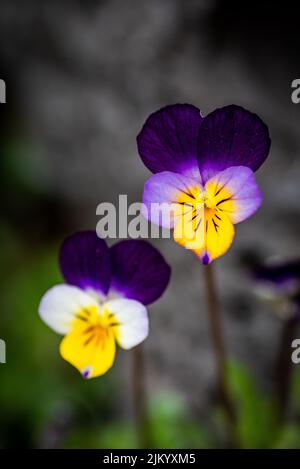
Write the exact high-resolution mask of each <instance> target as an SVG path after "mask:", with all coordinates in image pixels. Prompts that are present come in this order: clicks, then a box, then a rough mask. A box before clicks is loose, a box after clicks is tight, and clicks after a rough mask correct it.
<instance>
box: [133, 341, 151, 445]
mask: <svg viewBox="0 0 300 469" xmlns="http://www.w3.org/2000/svg"><path fill="white" fill-rule="evenodd" d="M132 355H133V363H132V384H133V406H134V418H135V425H136V430H137V437H138V442H139V446H140V448H148V447H149V441H148V432H147V428H148V424H147V409H146V386H145V360H144V349H143V346H142V345H138V346H137V347H135V348H134V349H133V350H132Z"/></svg>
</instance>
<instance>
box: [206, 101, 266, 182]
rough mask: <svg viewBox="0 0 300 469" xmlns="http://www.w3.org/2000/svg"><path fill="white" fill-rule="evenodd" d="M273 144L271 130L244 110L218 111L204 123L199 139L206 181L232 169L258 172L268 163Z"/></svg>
mask: <svg viewBox="0 0 300 469" xmlns="http://www.w3.org/2000/svg"><path fill="white" fill-rule="evenodd" d="M270 145H271V140H270V138H269V132H268V127H267V126H266V125H265V124H264V123H263V121H262V120H261V119H260V118H259V117H258V116H257V115H256V114H253V113H251V112H249V111H247V110H246V109H244V108H242V107H240V106H234V105H231V106H226V107H223V108H221V109H216V110H215V111H213V112H212V113H211V114H209V115H208V116H207V117H205V119H204V120H203V123H202V125H201V129H200V132H199V139H198V163H199V169H200V173H201V176H202V180H203V181H204V182H206V181H207V180H208V179H209V178H211V177H212V176H213V175H214V174H216V173H217V172H219V171H223V170H224V169H227V168H228V167H230V166H248V167H249V168H250V169H252V171H256V170H257V169H258V168H259V167H260V166H261V165H262V164H263V162H264V161H265V159H266V158H267V155H268V153H269V150H270Z"/></svg>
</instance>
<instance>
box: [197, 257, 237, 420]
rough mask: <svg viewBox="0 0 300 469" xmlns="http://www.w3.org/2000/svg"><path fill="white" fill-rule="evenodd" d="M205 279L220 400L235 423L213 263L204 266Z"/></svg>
mask: <svg viewBox="0 0 300 469" xmlns="http://www.w3.org/2000/svg"><path fill="white" fill-rule="evenodd" d="M204 279H205V286H206V295H207V307H208V316H209V323H210V329H211V336H212V342H213V347H214V354H215V359H216V367H217V379H218V391H219V396H220V401H221V403H222V405H223V407H224V410H225V412H226V414H227V417H228V419H229V421H230V422H231V423H234V420H235V414H234V408H233V405H232V402H231V400H230V395H229V390H228V383H227V373H226V366H227V358H226V349H225V343H224V337H223V328H222V324H221V317H220V307H219V301H218V296H217V288H216V284H215V278H214V272H213V267H212V264H208V265H206V266H205V267H204Z"/></svg>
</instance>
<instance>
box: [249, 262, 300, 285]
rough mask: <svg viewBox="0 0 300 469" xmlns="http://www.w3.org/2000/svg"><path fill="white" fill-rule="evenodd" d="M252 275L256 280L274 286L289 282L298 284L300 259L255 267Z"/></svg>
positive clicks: (299, 279) (299, 280)
mask: <svg viewBox="0 0 300 469" xmlns="http://www.w3.org/2000/svg"><path fill="white" fill-rule="evenodd" d="M254 275H255V278H256V279H257V280H262V281H268V282H271V283H273V284H274V285H275V286H276V285H278V286H281V285H283V284H285V283H287V282H289V281H297V282H300V259H297V260H294V261H286V262H282V263H280V264H279V263H278V264H273V265H272V264H271V265H262V266H259V267H256V268H255V269H254Z"/></svg>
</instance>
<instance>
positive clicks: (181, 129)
mask: <svg viewBox="0 0 300 469" xmlns="http://www.w3.org/2000/svg"><path fill="white" fill-rule="evenodd" d="M270 143H271V141H270V138H269V133H268V128H267V126H266V125H265V124H264V123H263V122H262V120H261V119H260V118H259V117H258V116H257V115H256V114H252V113H251V112H249V111H247V110H246V109H244V108H242V107H239V106H235V105H231V106H226V107H223V108H221V109H216V110H215V111H213V112H212V113H211V114H208V115H207V116H206V117H202V116H201V113H200V110H199V109H198V108H196V107H195V106H192V105H190V104H175V105H171V106H167V107H165V108H163V109H160V110H159V111H157V112H155V113H153V114H151V115H150V116H149V118H148V119H147V120H146V123H145V124H144V126H143V128H142V130H141V132H140V133H139V135H138V137H137V144H138V150H139V154H140V156H141V158H142V160H143V162H144V164H145V165H146V166H147V168H148V169H149V170H150V171H152V173H155V174H154V176H152V177H151V178H150V179H149V180H148V181H147V182H146V184H145V188H144V195H143V202H144V204H145V205H144V207H145V208H146V213H145V216H147V217H148V219H149V220H150V221H152V222H153V223H157V224H160V225H163V226H165V227H168V228H174V239H175V241H177V242H178V243H180V244H182V245H183V246H185V247H186V248H188V249H192V250H193V251H195V252H196V254H197V255H198V256H199V258H200V259H201V261H202V262H203V263H204V264H208V263H210V262H211V261H213V260H214V259H216V258H217V257H219V256H221V255H222V254H224V253H225V252H226V251H227V249H228V248H229V247H230V245H231V243H232V241H233V238H234V226H233V225H234V224H235V223H239V222H241V221H243V220H245V219H246V218H248V217H250V216H251V215H252V214H253V213H254V212H255V211H256V210H257V209H258V207H259V206H260V204H261V200H262V196H261V192H260V190H259V188H258V187H257V184H256V182H255V178H254V171H256V170H257V169H258V168H259V167H260V166H261V165H262V163H263V162H264V161H265V159H266V157H267V155H268V153H269V149H270ZM167 205H169V206H172V211H171V212H169V213H168V216H164V215H165V214H166V213H165V212H166V211H167V210H165V208H166V206H167ZM161 207H164V208H163V209H162V208H161Z"/></svg>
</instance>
